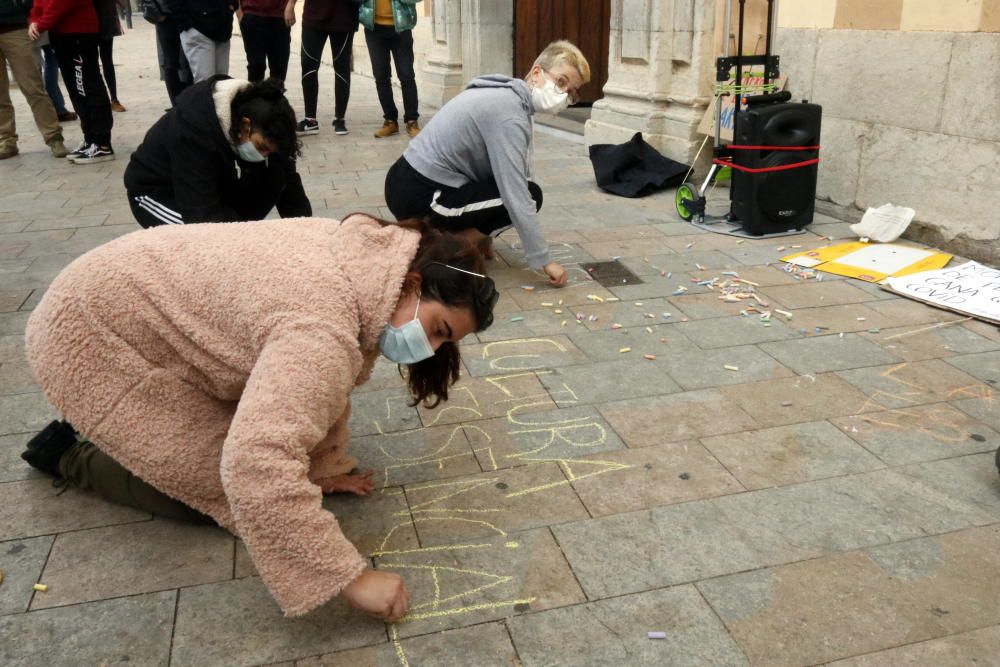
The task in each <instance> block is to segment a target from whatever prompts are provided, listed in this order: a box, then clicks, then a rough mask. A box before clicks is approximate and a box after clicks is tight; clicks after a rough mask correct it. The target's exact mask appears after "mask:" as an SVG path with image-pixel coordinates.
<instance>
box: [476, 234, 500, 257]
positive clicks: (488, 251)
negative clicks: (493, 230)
mask: <svg viewBox="0 0 1000 667" xmlns="http://www.w3.org/2000/svg"><path fill="white" fill-rule="evenodd" d="M476 246H477V247H478V248H479V252H480V254H482V256H483V257H485V258H486V259H494V258H496V256H497V255H496V253H495V252H493V237H492V236H487V237H486V238H484V239H481V240H480V241H479V243H477V244H476Z"/></svg>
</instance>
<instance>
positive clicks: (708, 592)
mask: <svg viewBox="0 0 1000 667" xmlns="http://www.w3.org/2000/svg"><path fill="white" fill-rule="evenodd" d="M998 564H1000V528H997V527H996V526H991V527H986V528H976V529H971V530H966V531H959V532H956V533H951V534H949V535H942V536H938V537H930V538H924V539H917V540H912V541H908V542H901V543H899V544H889V545H885V546H880V547H874V548H870V549H865V550H863V551H853V552H849V553H844V554H836V555H833V556H828V557H826V558H821V559H818V560H812V561H807V562H804V563H794V564H790V565H785V566H782V567H778V568H774V569H768V570H761V571H757V572H751V573H747V574H738V575H734V576H732V577H724V578H722V579H715V580H711V581H704V582H701V583H699V584H698V588H699V589H700V590H701V591H702V593H704V595H705V597H706V598H707V599H708V600H709V602H710V603H711V604H712V606H713V608H715V609H716V611H718V612H719V614H720V616H721V617H722V620H723V622H724V623H725V624H726V626H727V627H728V629H729V631H730V633H731V634H732V635H733V636H734V637H735V639H736V641H737V642H738V643H739V645H740V647H741V648H742V649H743V650H744V651H745V652H746V654H747V656H748V657H749V658H750V660H751V661H752V662H753V663H754V664H760V665H806V664H816V663H821V662H825V661H828V660H834V659H837V658H842V657H846V656H849V655H851V654H856V653H867V652H870V651H877V650H879V649H885V648H891V647H893V646H897V645H899V644H902V643H909V642H915V641H921V640H927V639H931V638H935V637H940V636H943V635H946V634H949V633H955V632H964V631H967V630H973V629H976V628H977V627H978V626H980V625H981V624H982V622H984V621H986V622H990V621H993V622H994V623H995V622H996V621H998V620H1000V590H998V589H1000V584H998V583H997V582H996V580H995V578H992V577H988V576H987V577H984V576H983V575H984V573H986V572H991V571H995V570H996V568H997V566H998ZM887 619H891V622H886V620H887ZM803 639H804V640H805V641H803ZM897 664H900V663H897ZM938 664H941V663H938Z"/></svg>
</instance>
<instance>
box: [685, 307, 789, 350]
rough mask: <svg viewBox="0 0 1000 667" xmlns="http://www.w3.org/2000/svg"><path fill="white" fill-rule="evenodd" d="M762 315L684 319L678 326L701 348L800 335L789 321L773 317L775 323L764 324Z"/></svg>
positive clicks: (729, 345) (783, 338) (759, 341)
mask: <svg viewBox="0 0 1000 667" xmlns="http://www.w3.org/2000/svg"><path fill="white" fill-rule="evenodd" d="M764 324H765V323H764V322H761V321H760V318H758V317H741V316H739V315H736V316H733V317H722V318H717V319H712V320H694V321H691V322H681V323H680V324H678V325H677V326H678V328H679V329H680V330H681V333H683V334H684V335H685V336H687V337H688V339H690V340H692V341H694V343H695V344H696V345H698V347H700V348H702V349H705V350H710V349H713V348H717V347H732V346H735V345H754V344H757V343H765V342H768V341H774V340H789V339H792V338H797V337H798V336H800V334H799V333H798V331H796V330H795V329H793V328H792V327H791V326H789V325H788V324H785V323H784V322H780V321H778V320H777V319H772V320H771V322H770V323H769V324H770V325H771V326H764Z"/></svg>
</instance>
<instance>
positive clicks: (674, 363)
mask: <svg viewBox="0 0 1000 667" xmlns="http://www.w3.org/2000/svg"><path fill="white" fill-rule="evenodd" d="M663 364H664V365H666V367H667V369H668V370H669V371H670V376H671V377H673V378H674V379H675V380H676V381H677V382H678V384H680V386H681V387H683V388H684V389H688V390H692V389H707V388H709V387H720V386H722V385H742V384H745V383H747V382H756V381H760V380H771V379H776V378H784V377H792V376H794V375H795V374H794V373H793V372H792V371H790V370H789V369H788V368H786V367H785V366H783V365H782V364H780V363H779V362H778V361H775V359H774V357H772V356H769V355H768V354H767V353H766V352H765V351H762V350H761V349H760V348H759V347H755V346H753V345H744V346H741V347H726V348H718V349H714V350H698V351H697V352H691V353H687V354H681V355H668V356H667V357H665V358H664V359H663ZM727 366H729V367H731V368H727ZM732 367H735V370H734V369H733V368H732Z"/></svg>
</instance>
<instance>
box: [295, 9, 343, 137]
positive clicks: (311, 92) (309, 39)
mask: <svg viewBox="0 0 1000 667" xmlns="http://www.w3.org/2000/svg"><path fill="white" fill-rule="evenodd" d="M327 38H329V39H330V50H331V51H332V52H333V75H334V83H333V94H334V111H333V113H334V116H333V117H334V118H338V119H342V118H343V117H344V115H345V114H346V113H347V100H348V99H349V98H350V97H351V50H352V46H353V44H354V33H353V32H326V31H325V30H316V29H314V28H307V27H305V26H302V52H301V58H302V96H303V97H304V98H305V102H306V118H316V103H317V100H318V98H319V70H320V58H322V57H323V49H324V47H326V40H327Z"/></svg>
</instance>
